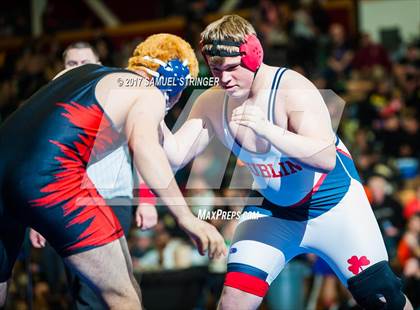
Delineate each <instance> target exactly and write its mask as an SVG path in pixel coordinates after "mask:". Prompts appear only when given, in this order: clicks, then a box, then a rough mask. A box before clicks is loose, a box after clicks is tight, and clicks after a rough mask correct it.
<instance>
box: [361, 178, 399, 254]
mask: <svg viewBox="0 0 420 310" xmlns="http://www.w3.org/2000/svg"><path fill="white" fill-rule="evenodd" d="M367 186H368V188H369V190H370V192H371V194H372V200H371V205H372V209H373V213H374V214H375V217H376V220H377V221H378V224H379V227H380V229H381V233H382V235H383V238H384V241H385V245H386V248H387V251H388V255H389V256H390V259H391V260H393V259H394V258H395V257H396V253H397V243H398V240H399V239H400V238H401V235H402V231H403V228H404V219H403V216H402V206H401V205H400V204H399V203H398V202H397V201H396V200H395V199H394V198H393V197H392V196H391V194H392V188H391V185H390V184H389V183H388V182H387V180H386V179H385V178H384V177H383V176H381V175H374V176H371V177H370V178H369V179H368V180H367Z"/></svg>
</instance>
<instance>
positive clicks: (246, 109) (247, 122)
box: [232, 104, 270, 137]
mask: <svg viewBox="0 0 420 310" xmlns="http://www.w3.org/2000/svg"><path fill="white" fill-rule="evenodd" d="M232 122H233V123H235V125H242V126H246V127H248V128H251V129H252V130H253V131H254V132H255V133H256V134H257V135H259V136H262V137H265V135H266V132H267V130H268V128H269V126H270V122H269V121H268V120H267V116H266V113H264V111H263V110H262V109H261V108H260V107H258V106H255V105H249V104H248V105H246V104H244V105H241V106H240V107H237V108H236V109H234V110H233V111H232Z"/></svg>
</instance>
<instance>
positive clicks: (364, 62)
mask: <svg viewBox="0 0 420 310" xmlns="http://www.w3.org/2000/svg"><path fill="white" fill-rule="evenodd" d="M352 65H353V67H354V69H356V70H359V71H361V73H362V74H367V75H370V71H371V70H372V69H374V68H375V67H380V68H382V69H385V70H386V71H389V70H390V69H391V61H390V59H389V55H388V53H387V51H386V50H385V48H384V47H383V46H382V45H380V44H377V43H374V42H373V41H372V38H371V36H370V34H368V33H364V34H362V37H361V39H360V47H359V49H358V50H357V51H356V53H355V55H354V59H353V64H352Z"/></svg>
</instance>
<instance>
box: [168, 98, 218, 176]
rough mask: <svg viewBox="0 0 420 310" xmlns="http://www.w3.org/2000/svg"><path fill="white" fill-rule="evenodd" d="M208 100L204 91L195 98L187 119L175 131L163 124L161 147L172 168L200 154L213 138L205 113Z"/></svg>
mask: <svg viewBox="0 0 420 310" xmlns="http://www.w3.org/2000/svg"><path fill="white" fill-rule="evenodd" d="M208 100H209V95H208V94H206V93H204V94H202V95H201V96H200V97H198V98H197V101H196V102H195V103H194V105H193V107H192V109H191V112H190V114H189V116H188V119H187V120H186V121H185V123H184V124H183V125H182V126H181V128H179V129H178V131H177V132H176V133H172V132H171V131H170V130H169V129H168V127H167V126H166V125H165V126H163V134H164V140H163V147H164V149H165V153H166V155H167V156H168V159H169V162H170V164H171V166H172V167H173V168H174V170H177V169H179V168H182V167H183V166H185V165H186V164H187V163H189V162H190V161H191V160H192V159H194V158H195V157H196V156H198V155H199V154H201V153H202V152H203V151H204V150H205V148H206V147H207V145H208V144H209V143H210V141H211V139H212V138H213V135H214V133H213V128H212V125H211V122H210V120H209V118H208V116H207V115H206V113H205V111H206V107H207V110H208V105H207V103H206V102H207V101H208ZM210 113H211V111H210Z"/></svg>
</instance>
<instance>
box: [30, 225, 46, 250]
mask: <svg viewBox="0 0 420 310" xmlns="http://www.w3.org/2000/svg"><path fill="white" fill-rule="evenodd" d="M29 239H30V240H31V243H32V246H33V247H34V248H37V249H40V248H43V247H45V244H46V240H45V238H44V237H43V236H42V235H41V234H40V233H39V232H37V231H36V230H34V229H32V228H31V229H30V230H29Z"/></svg>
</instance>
